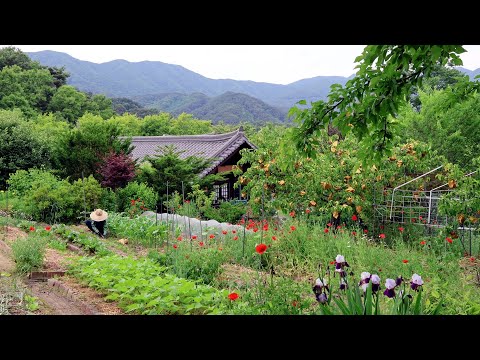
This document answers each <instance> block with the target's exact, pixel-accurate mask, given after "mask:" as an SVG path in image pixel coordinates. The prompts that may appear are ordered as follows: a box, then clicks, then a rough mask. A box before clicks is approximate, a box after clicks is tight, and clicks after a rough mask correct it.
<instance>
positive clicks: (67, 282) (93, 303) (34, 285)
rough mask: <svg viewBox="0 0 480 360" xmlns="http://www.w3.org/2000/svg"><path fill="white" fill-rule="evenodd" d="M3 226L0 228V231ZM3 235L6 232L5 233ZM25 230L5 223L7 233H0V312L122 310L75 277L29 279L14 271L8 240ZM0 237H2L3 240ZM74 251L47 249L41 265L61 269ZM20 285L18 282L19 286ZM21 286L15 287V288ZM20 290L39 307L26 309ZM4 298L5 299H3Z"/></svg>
mask: <svg viewBox="0 0 480 360" xmlns="http://www.w3.org/2000/svg"><path fill="white" fill-rule="evenodd" d="M2 230H4V229H3V228H1V229H0V233H1V232H2ZM5 235H6V236H5ZM26 236H27V234H26V233H25V232H23V231H22V230H20V229H18V228H15V227H9V228H8V232H7V234H5V233H4V232H3V233H1V234H0V293H1V294H0V296H2V299H0V300H2V304H1V305H2V306H3V308H2V309H0V310H3V311H0V313H5V314H37V315H103V314H108V315H114V314H124V312H123V311H122V310H121V309H119V308H118V307H117V306H116V305H115V304H114V303H107V302H105V300H103V295H101V294H99V293H97V292H96V291H94V290H92V289H90V288H88V287H84V286H82V285H81V284H79V283H78V282H77V281H76V279H74V278H71V277H68V276H65V277H60V278H58V279H48V281H33V280H28V279H26V278H22V277H18V276H15V275H12V274H14V270H15V263H14V261H13V260H12V253H11V248H10V246H9V244H11V243H12V242H14V241H15V240H16V239H18V238H20V237H26ZM1 239H5V240H6V241H5V242H4V241H3V240H1ZM75 256H77V255H75V254H72V253H71V252H59V251H57V250H54V249H47V252H46V256H45V263H44V269H43V270H48V271H54V270H65V263H66V261H68V258H71V257H75ZM19 285H20V286H19ZM20 287H21V290H20V291H19V288H20ZM24 294H28V295H30V296H34V297H36V298H37V299H38V303H39V308H38V310H36V311H34V312H29V311H28V310H26V308H25V305H24V304H23V297H24ZM3 298H5V299H6V300H5V301H3V300H4V299H3Z"/></svg>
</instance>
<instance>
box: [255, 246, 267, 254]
mask: <svg viewBox="0 0 480 360" xmlns="http://www.w3.org/2000/svg"><path fill="white" fill-rule="evenodd" d="M255 251H256V252H257V253H259V254H260V255H262V254H263V253H264V252H265V251H267V245H265V244H259V245H257V246H256V247H255Z"/></svg>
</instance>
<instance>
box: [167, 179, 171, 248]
mask: <svg viewBox="0 0 480 360" xmlns="http://www.w3.org/2000/svg"><path fill="white" fill-rule="evenodd" d="M169 238H170V226H169V225H168V181H167V249H168V244H169V242H168V240H169Z"/></svg>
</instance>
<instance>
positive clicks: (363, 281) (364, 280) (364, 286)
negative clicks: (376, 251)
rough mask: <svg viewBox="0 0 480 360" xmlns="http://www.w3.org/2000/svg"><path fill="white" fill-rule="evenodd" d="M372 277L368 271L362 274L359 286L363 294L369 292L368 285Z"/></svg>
mask: <svg viewBox="0 0 480 360" xmlns="http://www.w3.org/2000/svg"><path fill="white" fill-rule="evenodd" d="M370 276H371V275H370V273H369V272H367V271H364V272H362V273H361V274H360V278H361V281H360V283H359V284H358V286H361V287H362V289H363V292H365V291H367V287H368V283H369V282H370Z"/></svg>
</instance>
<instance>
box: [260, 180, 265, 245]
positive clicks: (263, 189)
mask: <svg viewBox="0 0 480 360" xmlns="http://www.w3.org/2000/svg"><path fill="white" fill-rule="evenodd" d="M264 195H265V183H264V184H263V186H262V230H261V238H260V241H261V242H262V243H263V227H264V226H265V209H264V207H263V203H264V199H265V196H264Z"/></svg>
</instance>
